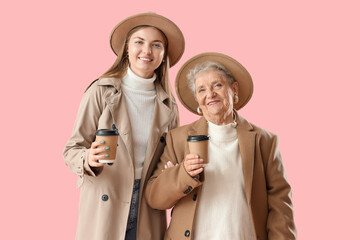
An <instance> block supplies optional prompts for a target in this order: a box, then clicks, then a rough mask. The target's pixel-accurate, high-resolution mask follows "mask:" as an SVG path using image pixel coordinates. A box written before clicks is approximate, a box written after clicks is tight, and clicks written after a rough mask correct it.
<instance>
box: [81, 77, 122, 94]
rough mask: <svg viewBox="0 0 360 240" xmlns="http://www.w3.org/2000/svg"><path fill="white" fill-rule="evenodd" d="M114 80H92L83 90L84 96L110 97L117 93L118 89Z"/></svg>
mask: <svg viewBox="0 0 360 240" xmlns="http://www.w3.org/2000/svg"><path fill="white" fill-rule="evenodd" d="M117 81H120V80H119V79H116V78H99V79H96V80H94V81H93V82H92V83H91V84H90V85H89V86H88V87H87V88H86V90H85V95H104V94H105V95H108V94H110V95H112V94H115V93H116V92H118V91H119V90H120V89H117V88H116V85H117Z"/></svg>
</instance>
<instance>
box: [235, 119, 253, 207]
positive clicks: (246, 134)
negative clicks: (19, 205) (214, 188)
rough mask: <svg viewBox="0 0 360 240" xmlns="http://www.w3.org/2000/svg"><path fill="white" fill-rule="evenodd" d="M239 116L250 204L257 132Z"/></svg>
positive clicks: (238, 131) (238, 130) (241, 152)
mask: <svg viewBox="0 0 360 240" xmlns="http://www.w3.org/2000/svg"><path fill="white" fill-rule="evenodd" d="M237 118H238V120H237V123H238V126H237V133H238V141H239V148H240V155H241V161H242V168H243V175H244V182H245V193H246V198H247V201H248V204H250V201H251V189H252V182H253V172H254V156H255V136H256V133H255V132H253V131H252V129H253V128H252V126H251V125H250V124H249V122H248V121H246V120H245V119H244V118H242V117H240V115H239V114H237Z"/></svg>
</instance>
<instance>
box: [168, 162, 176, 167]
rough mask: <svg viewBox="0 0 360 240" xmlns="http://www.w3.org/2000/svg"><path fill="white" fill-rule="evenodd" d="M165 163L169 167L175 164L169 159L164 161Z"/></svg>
mask: <svg viewBox="0 0 360 240" xmlns="http://www.w3.org/2000/svg"><path fill="white" fill-rule="evenodd" d="M166 165H167V166H168V167H169V168H171V167H174V166H175V165H174V164H173V163H172V162H171V161H168V162H167V163H166Z"/></svg>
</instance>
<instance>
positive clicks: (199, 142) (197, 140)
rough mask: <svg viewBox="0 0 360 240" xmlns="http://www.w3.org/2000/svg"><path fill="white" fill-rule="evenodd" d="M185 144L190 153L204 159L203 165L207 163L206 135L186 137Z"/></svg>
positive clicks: (207, 140) (207, 138)
mask: <svg viewBox="0 0 360 240" xmlns="http://www.w3.org/2000/svg"><path fill="white" fill-rule="evenodd" d="M187 142H188V144H189V150H190V153H195V154H198V155H199V156H200V158H202V159H204V163H209V160H208V156H207V150H208V142H209V136H206V135H194V136H188V138H187Z"/></svg>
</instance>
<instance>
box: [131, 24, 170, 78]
mask: <svg viewBox="0 0 360 240" xmlns="http://www.w3.org/2000/svg"><path fill="white" fill-rule="evenodd" d="M127 51H128V55H129V63H130V69H131V70H132V71H133V72H134V73H135V74H136V75H138V76H139V77H143V78H151V77H152V76H153V74H154V71H155V69H156V68H158V67H159V66H160V64H161V62H162V60H163V59H164V54H165V39H164V37H163V35H162V34H161V32H160V31H159V30H157V29H156V28H153V27H144V28H141V29H139V30H138V31H136V32H134V33H133V34H132V35H131V36H130V39H129V41H128V44H127Z"/></svg>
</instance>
